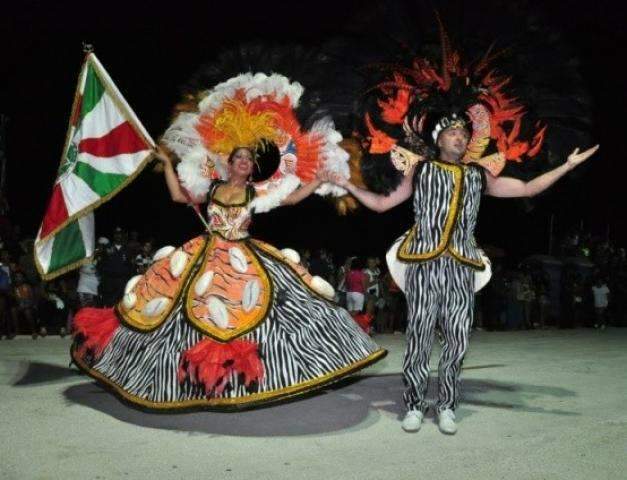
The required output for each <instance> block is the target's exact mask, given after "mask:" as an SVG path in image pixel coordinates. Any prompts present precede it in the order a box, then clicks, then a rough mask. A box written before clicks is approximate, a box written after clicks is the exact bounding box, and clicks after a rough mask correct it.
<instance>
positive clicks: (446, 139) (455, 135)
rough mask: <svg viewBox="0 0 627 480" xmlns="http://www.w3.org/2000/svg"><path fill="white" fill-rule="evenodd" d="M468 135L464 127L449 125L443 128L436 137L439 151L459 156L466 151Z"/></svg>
mask: <svg viewBox="0 0 627 480" xmlns="http://www.w3.org/2000/svg"><path fill="white" fill-rule="evenodd" d="M469 140H470V135H469V133H468V131H467V130H466V129H464V128H459V127H451V128H447V129H446V130H443V131H442V133H440V136H439V137H438V147H439V148H440V151H441V152H444V153H447V154H449V155H453V156H455V157H459V158H461V157H462V156H463V155H464V153H466V148H468V141H469Z"/></svg>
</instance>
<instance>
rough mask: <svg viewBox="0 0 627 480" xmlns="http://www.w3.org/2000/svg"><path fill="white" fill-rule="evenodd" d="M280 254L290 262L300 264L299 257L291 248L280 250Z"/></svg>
mask: <svg viewBox="0 0 627 480" xmlns="http://www.w3.org/2000/svg"><path fill="white" fill-rule="evenodd" d="M281 253H282V254H283V256H284V257H285V258H286V259H287V260H289V261H290V262H293V263H300V255H299V254H298V252H297V251H296V250H294V249H293V248H284V249H283V250H281Z"/></svg>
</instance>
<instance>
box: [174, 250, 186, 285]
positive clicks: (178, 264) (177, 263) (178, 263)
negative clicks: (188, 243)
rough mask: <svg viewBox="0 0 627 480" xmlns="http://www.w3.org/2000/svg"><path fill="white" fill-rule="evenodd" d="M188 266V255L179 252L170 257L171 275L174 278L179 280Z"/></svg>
mask: <svg viewBox="0 0 627 480" xmlns="http://www.w3.org/2000/svg"><path fill="white" fill-rule="evenodd" d="M185 265H187V254H186V253H185V252H184V251H182V250H179V251H177V252H176V253H175V254H174V255H172V257H170V273H171V274H172V276H173V277H174V278H179V277H180V276H181V273H183V270H185Z"/></svg>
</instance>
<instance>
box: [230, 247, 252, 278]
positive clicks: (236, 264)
mask: <svg viewBox="0 0 627 480" xmlns="http://www.w3.org/2000/svg"><path fill="white" fill-rule="evenodd" d="M229 261H230V262H231V267H233V270H235V271H236V272H239V273H246V272H247V271H248V261H247V260H246V255H244V252H242V251H241V250H240V249H239V248H237V247H231V248H229Z"/></svg>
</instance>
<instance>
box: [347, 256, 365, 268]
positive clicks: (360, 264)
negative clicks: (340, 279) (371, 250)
mask: <svg viewBox="0 0 627 480" xmlns="http://www.w3.org/2000/svg"><path fill="white" fill-rule="evenodd" d="M365 266H366V265H365V263H364V259H363V258H361V257H355V258H353V260H352V261H351V267H350V269H351V270H363V269H364V268H365Z"/></svg>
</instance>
